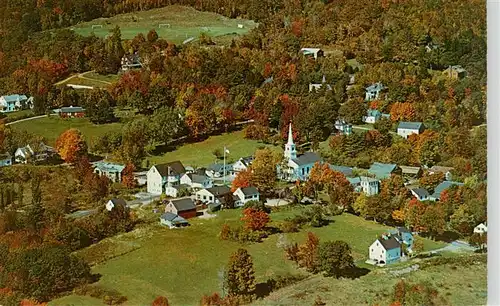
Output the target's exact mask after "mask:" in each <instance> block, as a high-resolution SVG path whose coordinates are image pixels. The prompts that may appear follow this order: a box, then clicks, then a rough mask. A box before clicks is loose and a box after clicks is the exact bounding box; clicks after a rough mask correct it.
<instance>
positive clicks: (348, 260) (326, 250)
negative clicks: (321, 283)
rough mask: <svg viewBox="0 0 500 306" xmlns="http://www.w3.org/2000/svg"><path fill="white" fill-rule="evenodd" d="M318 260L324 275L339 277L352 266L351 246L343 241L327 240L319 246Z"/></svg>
mask: <svg viewBox="0 0 500 306" xmlns="http://www.w3.org/2000/svg"><path fill="white" fill-rule="evenodd" d="M319 261H320V266H321V270H322V271H324V272H325V276H334V277H336V278H339V277H341V276H343V275H345V274H346V272H347V271H349V269H351V268H353V267H354V260H353V257H352V255H351V248H350V246H349V245H348V244H347V242H344V241H339V240H337V241H327V242H324V243H323V244H321V246H320V247H319Z"/></svg>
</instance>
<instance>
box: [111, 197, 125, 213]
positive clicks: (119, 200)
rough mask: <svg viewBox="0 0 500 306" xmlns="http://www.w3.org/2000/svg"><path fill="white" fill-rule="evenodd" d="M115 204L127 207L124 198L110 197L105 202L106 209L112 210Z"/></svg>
mask: <svg viewBox="0 0 500 306" xmlns="http://www.w3.org/2000/svg"><path fill="white" fill-rule="evenodd" d="M116 206H123V207H127V202H125V200H124V199H111V200H109V201H108V203H106V210H107V211H112V210H113V208H115V207H116Z"/></svg>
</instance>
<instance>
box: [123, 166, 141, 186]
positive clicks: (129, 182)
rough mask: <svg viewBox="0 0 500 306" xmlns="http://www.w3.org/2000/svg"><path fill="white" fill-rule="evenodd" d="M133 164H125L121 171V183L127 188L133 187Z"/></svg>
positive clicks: (135, 182) (134, 184) (134, 182)
mask: <svg viewBox="0 0 500 306" xmlns="http://www.w3.org/2000/svg"><path fill="white" fill-rule="evenodd" d="M134 171H135V166H134V164H131V163H129V164H127V165H126V166H125V169H123V171H122V184H123V185H124V186H125V187H127V188H135V187H136V186H137V181H136V180H135V177H134Z"/></svg>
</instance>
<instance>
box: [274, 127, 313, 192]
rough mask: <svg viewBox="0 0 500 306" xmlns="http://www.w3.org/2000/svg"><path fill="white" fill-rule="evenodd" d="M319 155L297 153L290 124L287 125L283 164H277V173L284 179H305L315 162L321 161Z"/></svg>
mask: <svg viewBox="0 0 500 306" xmlns="http://www.w3.org/2000/svg"><path fill="white" fill-rule="evenodd" d="M321 161H322V160H321V157H320V156H319V155H318V154H316V153H314V152H306V153H304V154H301V155H297V148H296V146H295V143H294V141H293V134H292V124H291V123H290V125H289V127H288V142H287V143H286V144H285V152H284V163H285V164H284V165H278V166H277V167H278V175H279V177H280V178H281V179H282V180H286V181H290V182H293V181H297V180H300V181H306V180H307V179H308V178H309V174H310V173H311V169H312V167H313V166H314V164H315V163H317V162H321Z"/></svg>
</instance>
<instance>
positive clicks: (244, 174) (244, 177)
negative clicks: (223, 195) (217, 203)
mask: <svg viewBox="0 0 500 306" xmlns="http://www.w3.org/2000/svg"><path fill="white" fill-rule="evenodd" d="M251 181H252V172H251V171H250V170H249V169H245V170H243V171H240V172H238V173H237V174H236V177H235V178H234V180H233V182H232V183H231V191H232V192H235V191H236V190H237V189H238V188H245V187H248V186H250V184H251Z"/></svg>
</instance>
